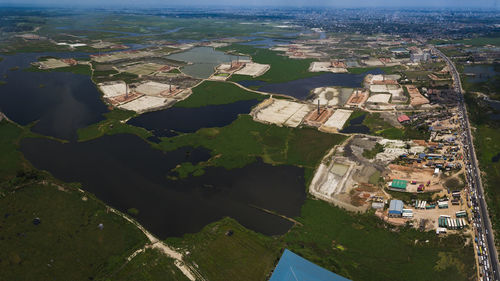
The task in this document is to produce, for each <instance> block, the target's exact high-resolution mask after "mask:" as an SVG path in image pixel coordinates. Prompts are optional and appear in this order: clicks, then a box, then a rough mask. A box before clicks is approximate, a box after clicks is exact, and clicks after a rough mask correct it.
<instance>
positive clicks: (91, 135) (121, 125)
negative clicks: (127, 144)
mask: <svg viewBox="0 0 500 281" xmlns="http://www.w3.org/2000/svg"><path fill="white" fill-rule="evenodd" d="M136 115H137V114H136V113H135V112H133V111H128V110H121V109H113V110H112V111H110V112H107V113H104V116H105V117H106V120H103V121H101V122H99V123H95V124H92V125H90V126H88V127H85V128H81V129H78V131H77V133H78V140H79V141H88V140H91V139H96V138H99V137H102V136H104V135H114V134H123V133H128V134H134V135H137V136H139V137H142V138H144V139H146V138H148V137H150V136H152V135H153V134H152V133H151V132H149V131H148V130H146V129H144V128H142V127H136V126H132V125H129V124H127V123H125V122H124V121H125V120H127V119H129V118H132V117H134V116H136Z"/></svg>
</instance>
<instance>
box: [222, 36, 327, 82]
mask: <svg viewBox="0 0 500 281" xmlns="http://www.w3.org/2000/svg"><path fill="white" fill-rule="evenodd" d="M219 50H220V51H226V52H232V53H241V54H246V55H250V56H251V57H252V60H253V61H254V62H257V63H262V64H269V65H271V69H269V70H268V71H267V72H266V73H264V74H263V75H261V76H259V77H255V78H252V77H250V76H245V75H233V76H231V78H230V80H231V81H234V82H238V81H242V80H259V81H264V82H268V83H279V82H287V81H292V80H297V79H300V78H307V77H312V76H317V75H320V74H321V73H318V72H309V71H308V69H309V65H310V64H311V62H313V61H314V60H313V59H301V60H298V59H290V58H288V57H286V56H284V55H281V54H280V53H279V52H275V51H271V50H268V49H260V48H255V47H252V46H246V45H238V44H234V45H230V46H227V47H224V48H219Z"/></svg>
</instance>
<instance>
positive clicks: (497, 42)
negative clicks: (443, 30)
mask: <svg viewBox="0 0 500 281" xmlns="http://www.w3.org/2000/svg"><path fill="white" fill-rule="evenodd" d="M429 43H430V44H435V45H440V44H464V45H471V46H474V47H479V46H484V45H494V46H500V37H476V38H471V39H462V40H431V41H430V42H429Z"/></svg>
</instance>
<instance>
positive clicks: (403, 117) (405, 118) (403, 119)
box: [398, 114, 410, 123]
mask: <svg viewBox="0 0 500 281" xmlns="http://www.w3.org/2000/svg"><path fill="white" fill-rule="evenodd" d="M398 122H399V123H404V122H410V117H408V115H406V114H403V115H400V116H399V117H398Z"/></svg>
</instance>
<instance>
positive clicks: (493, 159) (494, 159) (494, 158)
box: [491, 152, 500, 163]
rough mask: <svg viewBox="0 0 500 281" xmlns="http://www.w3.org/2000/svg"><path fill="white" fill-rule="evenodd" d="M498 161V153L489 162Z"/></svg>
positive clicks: (499, 155) (499, 154) (499, 156)
mask: <svg viewBox="0 0 500 281" xmlns="http://www.w3.org/2000/svg"><path fill="white" fill-rule="evenodd" d="M499 160H500V152H499V153H497V155H495V156H493V157H491V162H495V163H496V162H498V161H499Z"/></svg>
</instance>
